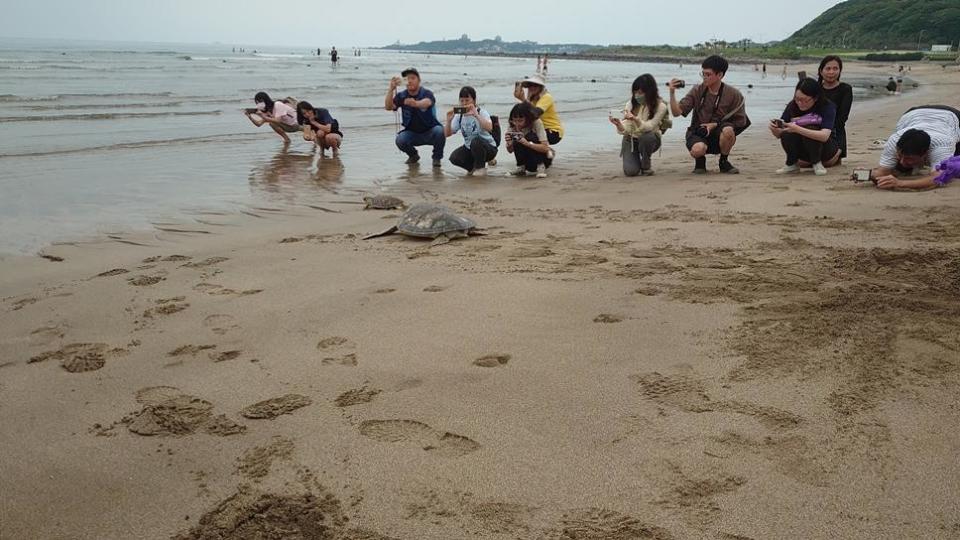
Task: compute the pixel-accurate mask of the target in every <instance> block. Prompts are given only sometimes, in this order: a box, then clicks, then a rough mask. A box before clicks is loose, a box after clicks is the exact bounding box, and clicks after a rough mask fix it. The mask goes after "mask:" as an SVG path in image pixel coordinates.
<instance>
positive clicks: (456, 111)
mask: <svg viewBox="0 0 960 540" xmlns="http://www.w3.org/2000/svg"><path fill="white" fill-rule="evenodd" d="M469 110H470V108H469V107H454V108H453V114H467V111H469Z"/></svg>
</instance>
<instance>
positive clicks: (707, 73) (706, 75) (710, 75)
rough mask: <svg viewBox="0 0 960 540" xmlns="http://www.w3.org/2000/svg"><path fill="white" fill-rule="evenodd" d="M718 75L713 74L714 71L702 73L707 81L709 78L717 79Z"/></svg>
mask: <svg viewBox="0 0 960 540" xmlns="http://www.w3.org/2000/svg"><path fill="white" fill-rule="evenodd" d="M716 75H717V74H716V73H714V72H712V71H701V72H700V76H701V77H703V78H704V79H706V78H708V77H716Z"/></svg>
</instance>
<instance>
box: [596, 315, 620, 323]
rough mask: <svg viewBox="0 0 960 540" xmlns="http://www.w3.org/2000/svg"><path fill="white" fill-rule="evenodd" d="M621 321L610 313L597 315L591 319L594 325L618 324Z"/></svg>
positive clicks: (617, 316) (618, 316)
mask: <svg viewBox="0 0 960 540" xmlns="http://www.w3.org/2000/svg"><path fill="white" fill-rule="evenodd" d="M622 321H623V317H621V316H620V315H613V314H610V313H601V314H600V315H597V316H596V317H594V318H593V322H595V323H605V324H613V323H618V322H622Z"/></svg>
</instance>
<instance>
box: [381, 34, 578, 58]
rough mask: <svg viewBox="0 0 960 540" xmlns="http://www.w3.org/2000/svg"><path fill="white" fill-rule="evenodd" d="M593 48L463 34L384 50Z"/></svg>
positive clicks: (575, 50) (511, 51) (536, 51)
mask: <svg viewBox="0 0 960 540" xmlns="http://www.w3.org/2000/svg"><path fill="white" fill-rule="evenodd" d="M592 47H593V45H585V44H582V43H561V44H555V45H547V44H544V43H537V42H536V41H503V39H502V38H501V37H500V36H497V37H495V38H493V39H481V40H479V41H472V40H471V39H470V37H469V36H467V35H466V34H463V35H462V36H460V39H445V40H440V41H421V42H420V43H414V44H406V45H404V44H401V43H399V42H397V43H394V44H393V45H388V46H386V47H383V48H384V49H387V50H398V51H416V52H429V53H445V54H544V53H549V54H577V53H579V52H581V51H584V50H586V49H590V48H592Z"/></svg>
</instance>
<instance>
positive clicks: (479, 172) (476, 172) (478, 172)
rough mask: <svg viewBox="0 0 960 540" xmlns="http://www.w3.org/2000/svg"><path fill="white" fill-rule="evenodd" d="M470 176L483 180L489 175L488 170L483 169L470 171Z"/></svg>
mask: <svg viewBox="0 0 960 540" xmlns="http://www.w3.org/2000/svg"><path fill="white" fill-rule="evenodd" d="M470 175H471V176H479V177H481V178H482V177H484V176H486V175H487V168H486V167H484V168H482V169H474V170H472V171H470Z"/></svg>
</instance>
